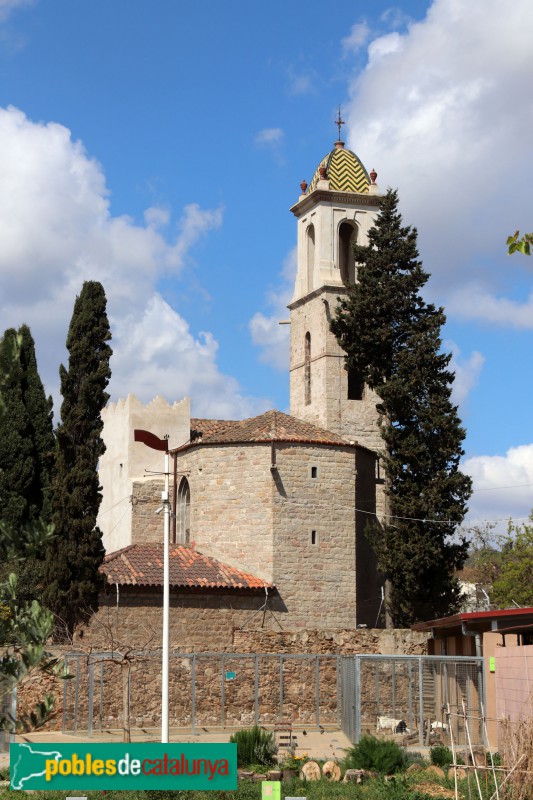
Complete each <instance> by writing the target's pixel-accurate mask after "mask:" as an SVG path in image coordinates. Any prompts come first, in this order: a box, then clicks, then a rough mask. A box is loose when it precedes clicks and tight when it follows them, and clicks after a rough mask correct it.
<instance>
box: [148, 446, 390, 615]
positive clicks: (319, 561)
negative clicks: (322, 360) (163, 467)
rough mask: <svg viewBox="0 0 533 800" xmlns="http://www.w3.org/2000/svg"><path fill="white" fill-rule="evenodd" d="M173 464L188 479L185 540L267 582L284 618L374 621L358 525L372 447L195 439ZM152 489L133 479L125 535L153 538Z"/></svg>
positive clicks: (156, 523)
mask: <svg viewBox="0 0 533 800" xmlns="http://www.w3.org/2000/svg"><path fill="white" fill-rule="evenodd" d="M273 461H274V466H273V464H272V462H273ZM177 471H178V480H179V477H180V476H181V475H185V476H186V477H187V479H188V482H189V487H190V544H191V545H192V546H194V547H196V549H197V550H198V551H199V552H201V553H205V554H206V555H209V556H212V557H214V558H218V559H219V560H220V561H223V562H226V563H229V564H232V565H234V566H236V567H238V568H239V569H242V570H244V571H248V572H251V573H252V574H254V575H257V576H259V577H262V578H264V579H265V580H266V581H267V582H269V583H274V585H275V586H276V588H277V591H278V593H279V596H280V597H281V600H282V604H280V603H279V602H278V604H277V609H278V612H279V613H281V614H282V616H283V618H284V621H283V626H284V627H288V628H295V627H296V628H297V627H317V628H319V627H323V628H329V627H332V628H343V627H355V626H356V625H358V624H367V625H375V624H376V617H377V609H378V607H379V601H380V594H379V587H378V586H377V585H376V584H375V579H376V578H375V576H376V572H375V561H374V557H373V554H372V551H371V549H370V547H369V545H368V542H367V539H366V537H365V535H364V528H365V527H366V525H367V523H368V521H369V520H370V519H372V516H371V515H372V512H375V511H376V510H378V513H379V510H380V508H381V506H380V503H379V499H380V498H379V496H378V501H377V500H376V480H375V457H374V455H373V454H372V453H370V452H369V451H367V450H364V449H362V448H349V447H342V446H334V445H327V446H326V445H322V446H321V445H310V444H302V443H287V442H285V443H282V442H276V443H275V444H274V446H273V448H272V447H271V445H270V443H267V444H262V443H261V444H250V445H226V446H209V447H207V446H206V447H203V446H202V445H200V446H198V447H195V448H192V449H191V450H187V451H184V452H183V453H182V454H180V455H179V456H178V466H177ZM356 475H357V478H356ZM378 488H381V487H378ZM161 489H162V483H161V482H160V481H139V482H135V483H134V486H133V499H132V512H133V513H132V518H133V526H132V531H133V534H132V538H133V542H134V543H143V542H161V541H162V537H163V521H162V518H161V516H158V515H156V513H155V512H156V510H157V508H158V507H160V505H161ZM356 507H357V508H360V509H362V511H361V512H356V510H355V509H356ZM367 512H368V513H367ZM283 604H284V605H283Z"/></svg>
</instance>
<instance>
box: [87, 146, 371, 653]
mask: <svg viewBox="0 0 533 800" xmlns="http://www.w3.org/2000/svg"><path fill="white" fill-rule="evenodd" d="M376 177H377V176H376V173H375V172H374V171H373V172H371V173H370V175H369V174H368V172H367V171H366V169H365V167H364V166H363V164H362V163H361V162H360V160H359V159H358V158H357V156H356V155H355V154H354V153H353V152H351V151H350V150H348V149H347V148H345V146H344V143H343V142H342V141H340V139H339V141H336V142H335V144H334V147H333V149H332V150H331V152H329V153H327V155H326V156H325V157H324V158H323V159H322V160H321V161H320V163H319V165H318V167H317V168H316V171H315V173H314V175H313V177H312V180H311V182H310V183H309V184H306V183H305V181H304V182H303V183H302V184H301V193H300V195H299V197H298V200H297V202H296V203H295V204H294V205H293V206H292V208H291V209H290V210H291V211H292V213H293V214H294V216H295V218H296V224H297V242H298V244H297V253H298V256H297V261H298V269H297V275H296V281H295V287H294V295H293V297H292V300H291V302H290V304H289V310H290V414H285V413H282V412H280V411H275V410H273V411H267V412H266V413H264V414H261V415H259V416H257V417H254V418H252V419H245V420H238V421H236V420H213V419H196V418H193V417H191V415H190V404H189V399H188V398H185V399H182V400H180V401H178V402H176V403H174V404H173V405H170V404H168V403H167V402H166V401H165V400H163V399H162V398H160V397H157V398H155V399H154V400H153V401H152V402H150V403H148V404H147V405H144V404H142V403H141V402H140V401H139V400H137V398H135V397H134V396H131V395H130V396H129V397H127V398H125V399H121V400H119V401H118V402H117V403H111V404H110V405H109V406H108V407H107V408H106V409H105V410H104V411H103V421H104V428H103V434H102V436H103V439H104V441H105V444H106V448H107V449H106V452H105V454H104V455H103V457H102V458H101V461H100V479H101V485H102V493H103V499H102V503H101V507H100V514H99V518H98V526H99V527H100V530H101V531H102V533H103V542H104V546H105V549H106V557H105V561H104V564H103V566H102V568H101V569H102V572H103V573H104V575H105V577H106V586H107V588H106V596H105V598H104V599H103V601H102V603H101V608H100V611H99V614H98V617H99V618H100V620H101V621H102V622H106V624H109V625H128V629H129V630H130V631H131V630H132V627H131V626H132V624H133V623H135V625H134V627H136V628H137V629H139V631H141V629H142V631H144V635H146V636H148V637H149V636H150V635H151V634H152V635H153V630H155V628H157V629H158V628H159V622H158V620H159V617H160V607H161V594H162V580H163V545H162V541H163V517H162V515H161V514H160V513H158V512H160V510H161V492H162V489H163V471H164V455H163V453H162V452H158V451H157V450H152V449H150V448H149V447H146V446H145V445H144V444H143V443H142V442H139V441H135V437H134V431H135V430H137V429H143V430H147V431H149V432H150V433H152V434H154V435H155V436H157V437H159V438H160V439H163V438H164V439H166V441H167V449H168V451H169V453H170V500H171V509H172V516H171V529H170V542H171V544H170V594H171V622H170V625H171V634H170V635H171V646H172V647H185V646H187V647H189V648H192V649H193V648H195V647H196V648H204V649H205V647H207V646H209V647H211V649H213V650H214V649H221V648H224V647H225V646H227V645H228V643H229V641H230V638H231V635H232V631H234V630H236V629H243V628H246V627H253V628H260V627H264V628H267V629H268V628H270V629H283V630H297V629H302V628H308V629H311V628H312V629H328V630H335V629H354V628H357V627H377V625H378V615H379V609H380V604H381V599H382V583H383V580H382V579H381V578H380V576H379V574H378V572H377V569H376V563H375V558H374V555H373V553H372V551H371V549H370V546H369V544H368V541H367V538H366V536H365V532H364V531H365V527H366V525H367V523H368V522H369V521H376V520H377V521H379V519H380V517H381V515H382V514H383V513H384V481H383V475H382V473H381V472H380V462H379V457H378V453H379V451H380V449H381V436H380V433H379V428H378V425H377V414H376V399H377V398H376V395H375V394H374V393H373V392H371V391H370V390H369V388H368V387H367V386H365V385H364V384H363V383H362V381H361V380H360V379H359V377H358V375H357V374H353V373H352V372H350V371H347V370H346V369H345V362H344V353H343V351H342V350H341V348H340V347H339V345H338V343H337V341H336V339H335V337H334V335H333V334H332V333H331V331H330V322H331V318H332V315H334V313H335V308H336V305H337V303H338V301H339V297H342V296H343V295H344V294H345V293H346V292H347V289H346V285H347V284H349V283H353V282H354V281H355V280H356V278H357V274H356V271H357V267H356V264H355V262H354V257H353V253H352V244H353V243H354V242H357V243H359V244H363V245H364V244H366V242H367V234H368V231H369V229H370V228H371V227H372V226H373V224H374V221H375V219H376V215H377V214H378V213H379V206H380V200H381V195H380V194H379V190H378V187H377V185H376ZM141 610H142V611H141ZM142 631H141V632H139V638H142V635H143V633H142Z"/></svg>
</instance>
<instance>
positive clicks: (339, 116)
mask: <svg viewBox="0 0 533 800" xmlns="http://www.w3.org/2000/svg"><path fill="white" fill-rule="evenodd" d="M344 124H345V122H344V120H343V119H341V107H340V106H339V114H338V116H337V119H336V120H335V125H336V126H337V127H338V129H339V142H340V139H341V125H344Z"/></svg>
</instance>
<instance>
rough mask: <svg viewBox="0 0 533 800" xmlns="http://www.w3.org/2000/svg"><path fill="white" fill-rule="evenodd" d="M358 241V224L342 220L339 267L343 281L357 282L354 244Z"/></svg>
mask: <svg viewBox="0 0 533 800" xmlns="http://www.w3.org/2000/svg"><path fill="white" fill-rule="evenodd" d="M356 242H357V226H356V225H352V223H351V222H346V221H345V222H341V224H340V226H339V268H340V271H341V278H342V281H343V283H355V257H354V254H353V246H354V244H356Z"/></svg>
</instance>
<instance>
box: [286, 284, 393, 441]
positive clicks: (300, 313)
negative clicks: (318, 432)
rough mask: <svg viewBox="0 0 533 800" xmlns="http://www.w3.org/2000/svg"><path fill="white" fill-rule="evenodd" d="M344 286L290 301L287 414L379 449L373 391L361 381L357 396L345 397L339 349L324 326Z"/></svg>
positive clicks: (340, 350)
mask: <svg viewBox="0 0 533 800" xmlns="http://www.w3.org/2000/svg"><path fill="white" fill-rule="evenodd" d="M343 293H344V289H343V288H341V287H338V288H337V287H335V288H334V289H329V288H324V289H322V290H320V291H318V292H315V293H313V294H312V295H310V296H308V297H306V298H304V299H302V300H300V301H298V302H297V303H295V304H294V305H293V306H292V307H291V373H290V400H291V414H292V415H293V416H295V417H298V418H299V419H304V420H308V421H309V422H312V423H314V424H315V425H319V426H320V427H322V428H326V430H330V431H332V432H333V433H336V434H338V435H339V436H342V437H344V438H345V439H346V440H348V441H355V442H358V443H359V444H361V445H364V446H365V447H369V448H370V449H372V450H381V449H382V448H383V441H382V439H381V435H380V432H379V427H378V425H377V412H376V402H377V401H378V398H377V395H376V394H375V393H374V392H372V391H371V390H370V389H369V388H368V387H365V389H364V392H363V398H362V400H348V373H347V372H346V370H345V369H344V356H345V353H344V351H343V350H342V349H341V347H340V346H339V344H338V343H337V340H336V338H335V336H334V335H333V333H332V332H331V331H330V327H329V326H330V322H331V319H332V317H333V316H334V314H335V308H336V306H337V298H338V296H339V294H343ZM306 333H310V335H311V402H310V403H309V405H306V404H305V367H304V362H305V353H304V351H305V335H306Z"/></svg>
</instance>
